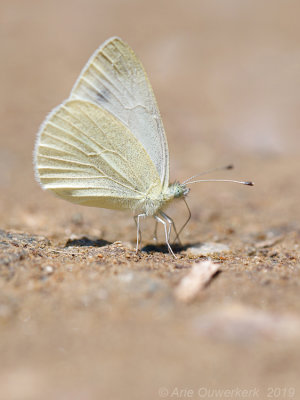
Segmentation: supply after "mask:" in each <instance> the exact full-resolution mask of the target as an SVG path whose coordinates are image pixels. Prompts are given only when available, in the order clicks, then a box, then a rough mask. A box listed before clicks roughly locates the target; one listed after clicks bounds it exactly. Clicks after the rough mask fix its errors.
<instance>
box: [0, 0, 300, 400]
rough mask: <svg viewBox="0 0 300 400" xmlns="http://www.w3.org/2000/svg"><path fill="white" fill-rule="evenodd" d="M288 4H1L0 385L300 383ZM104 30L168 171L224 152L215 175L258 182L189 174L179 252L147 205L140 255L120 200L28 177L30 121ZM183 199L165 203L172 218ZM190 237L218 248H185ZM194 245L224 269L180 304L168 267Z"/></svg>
mask: <svg viewBox="0 0 300 400" xmlns="http://www.w3.org/2000/svg"><path fill="white" fill-rule="evenodd" d="M299 12H300V6H299V2H297V1H289V2H287V1H278V0H274V1H272V2H268V1H265V2H262V1H252V0H245V1H238V0H232V1H216V0H212V1H211V0H210V1H202V0H188V1H182V0H172V1H171V0H164V1H161V0H160V1H159V0H155V1H142V0H139V1H138V0H136V1H132V0H129V1H122V0H116V1H94V0H87V1H83V0H82V1H81V0H79V1H73V2H72V1H68V0H60V1H58V0H54V1H51V2H47V1H32V0H28V1H26V2H25V1H21V0H19V1H17V0H16V1H12V0H9V1H8V0H2V1H1V4H0V22H1V23H0V29H1V36H0V45H1V67H0V68H1V73H0V79H1V91H0V117H1V133H0V141H1V143H0V189H1V197H0V218H1V225H0V229H1V230H0V338H1V340H0V359H1V363H0V388H1V390H0V399H1V400H2V399H3V400H10V399H16V400H19V399H21V400H27V399H30V400H31V399H63V400H65V399H72V400H77V399H130V400H134V399H163V398H166V399H168V398H169V399H171V398H172V399H176V398H193V399H198V398H212V399H217V398H248V399H252V398H259V399H267V398H276V399H287V398H293V399H298V398H299V396H300V385H299V368H300V301H299V300H300V260H299V258H300V248H299V238H300V229H299V220H300V210H299V197H300V184H299V167H300V161H299V144H300V143H299V142H300V140H299V128H300V119H299V106H300V96H299V83H300V82H299V63H300V53H299V37H300V36H299V35H300V25H299V21H298V15H299ZM113 35H119V36H121V37H122V38H123V39H124V40H126V41H127V42H128V43H130V45H131V46H132V47H133V48H134V49H135V51H136V52H137V54H138V55H139V56H140V58H141V59H142V61H143V63H144V65H145V68H146V70H147V72H148V75H149V77H150V80H151V82H152V85H153V88H154V91H155V93H156V97H157V99H158V103H159V106H160V109H161V113H162V116H163V120H164V124H165V128H166V131H167V136H168V141H169V148H170V158H171V179H172V180H175V179H178V180H180V181H183V180H184V179H186V178H187V177H188V176H191V175H193V174H196V173H199V172H201V171H204V170H206V169H208V168H211V167H215V166H220V165H226V164H228V163H234V164H235V166H236V168H235V170H234V171H232V172H229V171H228V172H224V173H219V174H217V175H216V177H219V178H220V177H223V178H228V177H230V178H231V177H232V178H236V179H246V180H253V181H254V182H255V186H254V187H253V188H251V187H243V186H239V185H233V184H219V183H215V184H213V183H205V184H204V183H203V184H198V185H194V186H192V190H191V193H190V194H189V197H188V202H189V205H190V208H191V210H192V220H191V221H190V223H189V225H188V226H187V228H186V229H185V231H184V232H183V234H182V237H181V239H182V242H183V247H182V248H180V247H177V248H176V254H177V259H173V258H172V256H171V255H169V254H168V252H167V251H166V248H165V246H164V245H163V243H164V242H163V236H162V232H160V236H159V245H157V246H155V245H154V243H153V240H152V233H153V228H154V225H153V222H152V221H151V220H150V221H145V222H143V246H144V247H143V250H142V251H141V252H139V253H138V254H135V251H134V244H135V235H136V232H135V226H134V222H133V220H132V218H131V215H128V214H126V213H121V212H113V211H109V210H98V209H87V208H83V207H80V206H75V205H72V204H70V203H67V202H64V201H63V200H60V199H57V198H55V197H54V196H52V195H51V194H50V193H45V192H43V191H42V190H41V189H40V188H39V186H38V184H37V183H36V182H35V180H34V174H33V169H32V151H33V147H34V141H35V135H36V132H37V130H38V127H39V125H40V123H41V122H42V121H43V119H44V117H45V115H46V114H47V113H48V112H49V111H50V110H51V109H52V108H53V107H54V106H56V105H57V104H59V103H60V102H61V101H62V100H63V99H65V98H66V97H67V96H68V93H69V91H70V89H71V87H72V85H73V83H74V82H75V79H76V78H77V76H78V74H79V72H80V70H81V68H82V67H83V65H84V64H85V62H86V61H87V59H88V58H89V56H90V55H91V54H92V52H93V51H94V50H95V49H96V48H97V47H98V46H99V45H100V44H101V43H102V42H103V41H104V40H105V39H107V38H108V37H110V36H113ZM186 213H187V211H186V209H185V207H184V204H181V203H177V204H174V205H173V206H172V207H171V209H170V215H172V216H173V217H174V219H175V220H176V222H177V224H178V225H180V224H181V223H183V222H184V219H185V217H186ZM160 243H161V245H160ZM199 243H213V245H216V244H223V245H226V246H228V249H229V251H225V252H221V253H213V254H209V255H201V254H195V253H192V252H191V249H190V248H191V247H197V245H198V244H199ZM206 259H211V260H212V261H213V262H214V263H218V264H219V265H220V270H219V272H218V273H217V274H216V275H215V276H214V277H213V279H212V280H211V281H210V283H209V284H208V285H207V286H206V287H205V289H204V290H202V291H201V292H200V293H199V294H198V295H196V296H195V297H194V298H193V299H192V301H189V302H184V301H181V300H180V299H178V297H176V295H175V294H176V288H177V286H178V284H179V282H180V281H181V279H182V278H183V277H184V276H186V274H188V273H189V271H190V268H191V266H192V265H193V264H194V263H195V262H199V261H203V260H206ZM226 390H227V392H226ZM243 390H244V391H243ZM242 391H243V392H242Z"/></svg>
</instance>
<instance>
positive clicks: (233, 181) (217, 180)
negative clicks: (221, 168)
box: [186, 179, 254, 186]
mask: <svg viewBox="0 0 300 400" xmlns="http://www.w3.org/2000/svg"><path fill="white" fill-rule="evenodd" d="M198 182H232V183H239V184H241V185H247V186H254V183H253V182H250V181H245V182H244V181H235V180H232V179H197V180H196V181H192V182H187V183H186V185H190V184H192V183H198Z"/></svg>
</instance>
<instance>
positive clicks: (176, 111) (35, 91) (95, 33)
mask: <svg viewBox="0 0 300 400" xmlns="http://www.w3.org/2000/svg"><path fill="white" fill-rule="evenodd" d="M0 7H1V13H0V22H1V26H0V29H1V38H0V45H1V60H2V61H1V66H0V68H1V78H0V79H1V93H0V113H1V136H0V140H1V142H0V146H1V147H0V149H1V150H0V151H1V153H0V185H1V203H2V204H3V207H4V205H5V207H7V206H9V207H13V208H14V212H13V213H7V212H4V213H3V215H2V220H3V222H2V223H6V222H7V223H8V224H9V226H12V225H14V226H16V227H17V225H18V221H19V222H20V221H21V220H22V224H24V223H25V224H27V225H28V228H29V229H30V228H33V229H37V228H38V225H39V224H38V223H36V226H35V224H34V217H32V218H31V219H30V218H29V217H28V212H31V211H32V209H35V210H36V212H38V210H39V209H40V207H42V213H43V208H44V205H41V204H40V202H41V201H42V202H46V203H47V204H49V206H51V205H53V207H56V206H57V207H58V208H60V209H61V208H63V209H64V212H63V216H64V215H66V214H65V211H67V212H68V210H71V212H73V210H75V208H74V207H75V206H72V207H70V205H68V204H65V203H64V202H62V201H60V200H57V199H54V198H52V197H51V195H49V194H45V193H42V192H41V190H40V189H39V187H38V185H37V184H36V183H35V181H34V177H33V170H32V151H33V147H34V142H35V137H36V132H37V130H38V128H39V126H40V124H41V123H42V121H43V119H44V118H45V116H46V115H47V113H48V112H49V111H50V110H51V109H52V108H53V107H55V106H56V105H58V104H59V103H61V101H63V100H64V99H65V98H67V97H68V95H69V92H70V90H71V88H72V85H73V84H74V82H75V80H76V78H77V76H78V74H79V72H80V71H81V69H82V68H83V66H84V65H85V63H86V61H87V60H88V58H89V57H90V55H91V54H92V52H93V51H94V50H95V49H96V48H97V47H98V46H99V45H100V44H101V43H102V42H103V41H104V40H106V39H107V38H109V37H110V36H114V35H118V36H120V37H122V38H123V40H125V41H127V42H128V43H129V44H130V45H131V46H132V48H133V49H134V50H135V52H136V53H137V54H138V56H139V57H140V58H141V60H142V62H143V64H144V66H145V69H146V71H147V73H148V75H149V78H150V81H151V83H152V86H153V89H154V92H155V94H156V97H157V101H158V104H159V107H160V110H161V114H162V117H163V121H164V125H165V128H166V131H167V136H168V141H169V148H170V153H171V154H170V158H171V179H172V180H175V179H178V180H183V179H185V178H187V177H188V176H191V175H193V174H195V173H198V172H201V171H203V170H206V169H208V168H211V167H215V166H219V165H222V164H228V163H234V164H235V165H236V168H237V169H236V171H235V172H234V173H231V174H230V177H235V178H243V179H248V180H250V179H251V180H254V181H255V182H256V184H258V185H260V186H261V187H260V193H261V194H263V196H262V198H264V196H265V194H266V193H269V192H270V187H274V185H277V186H278V187H279V191H280V193H281V194H283V193H285V194H287V192H288V191H291V192H294V191H295V190H296V189H295V185H296V186H298V185H299V184H298V181H299V179H296V180H295V177H296V176H297V174H298V168H299V157H298V151H299V141H300V139H299V125H300V121H299V118H300V117H299V103H300V96H299V90H298V89H299V83H300V82H299V81H300V74H299V63H300V50H299V34H300V27H299V23H298V12H299V4H298V2H297V1H289V2H286V1H284V0H282V1H280V0H273V1H266V2H261V1H253V0H252V1H250V0H249V1H248V0H245V1H242V2H241V1H238V0H227V1H225V0H222V1H214V0H213V1H212V0H209V1H202V0H188V1H181V0H178V1H177V0H164V1H141V0H139V1H133V0H129V1H121V0H107V1H104V0H102V1H99V0H98V1H96V0H87V1H80V0H77V1H67V0H62V1H61V0H60V1H28V0H27V1H26V2H25V1H16V0H15V1H5V0H3V1H2V2H1V5H0ZM278 168H279V171H277V169H278ZM278 174H280V177H281V178H282V179H280V182H281V183H280V184H279V183H278V179H279V177H278V178H277V177H276V176H277V175H278ZM226 176H228V175H226ZM228 177H229V176H228ZM196 186H197V188H196ZM200 186H201V185H200ZM217 189H218V190H219V189H220V186H218V187H217ZM298 189H299V187H298V188H297V190H298ZM207 190H208V191H211V186H210V185H209V186H201V188H200V187H199V185H195V186H193V192H194V193H196V194H194V195H193V196H191V199H192V200H191V202H192V205H191V206H192V208H193V207H194V206H193V205H194V202H195V208H193V210H195V212H197V210H196V209H197V208H198V201H197V202H196V200H195V199H199V196H204V197H205V196H207V195H208V196H209V194H207V193H206V192H207ZM225 190H226V192H227V191H231V193H233V196H232V197H233V199H232V198H231V200H232V201H234V197H235V196H244V193H245V192H247V194H246V196H247V197H248V196H249V191H247V190H246V191H245V190H244V191H243V190H242V191H241V190H240V188H233V189H232V188H230V189H229V190H228V189H225ZM203 192H205V193H203ZM242 192H243V194H241V193H242ZM215 195H216V191H215V190H214V189H212V194H211V196H213V197H215ZM229 196H231V194H230V195H229ZM250 196H251V194H250ZM12 199H18V200H19V201H12ZM278 200H279V199H278ZM279 201H280V200H279ZM292 203H293V202H292ZM58 204H59V206H58ZM293 204H294V203H293ZM293 204H290V206H291V207H294V206H293ZM3 207H2V210H3ZM4 209H5V208H4ZM25 210H26V215H27V217H25V216H24V215H23V213H24V211H25ZM80 210H81V209H80ZM83 212H86V213H87V214H89V213H90V212H92V213H95V210H93V211H89V210H88V211H83ZM102 215H106V214H105V211H104V214H102ZM109 215H110V214H109ZM26 218H27V222H26V221H25V220H26ZM121 218H122V217H121ZM30 221H31V222H30ZM30 223H31V225H32V226H30Z"/></svg>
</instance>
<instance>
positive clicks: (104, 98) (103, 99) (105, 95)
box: [96, 88, 110, 104]
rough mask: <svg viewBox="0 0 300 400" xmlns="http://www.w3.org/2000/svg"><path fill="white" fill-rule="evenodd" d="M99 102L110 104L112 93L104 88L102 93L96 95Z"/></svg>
mask: <svg viewBox="0 0 300 400" xmlns="http://www.w3.org/2000/svg"><path fill="white" fill-rule="evenodd" d="M96 96H97V102H98V103H100V104H103V103H108V102H109V99H110V93H109V91H108V90H107V89H105V88H103V89H102V90H101V91H98V92H97V93H96Z"/></svg>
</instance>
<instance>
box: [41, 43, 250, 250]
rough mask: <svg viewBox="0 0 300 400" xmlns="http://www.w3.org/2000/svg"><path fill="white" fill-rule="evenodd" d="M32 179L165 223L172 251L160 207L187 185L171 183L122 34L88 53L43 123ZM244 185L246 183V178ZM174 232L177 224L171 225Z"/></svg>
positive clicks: (146, 87)
mask: <svg viewBox="0 0 300 400" xmlns="http://www.w3.org/2000/svg"><path fill="white" fill-rule="evenodd" d="M34 164H35V172H36V177H37V180H38V181H39V182H40V184H41V186H42V187H43V188H44V189H47V190H51V191H53V192H54V193H55V194H56V195H58V196H59V197H62V198H64V199H66V200H68V201H71V202H73V203H77V204H82V205H86V206H93V207H103V208H110V209H119V210H133V211H134V213H135V219H136V223H137V250H138V247H139V237H140V218H141V217H144V216H153V217H154V218H155V219H156V221H157V222H160V223H162V224H163V226H164V232H165V238H166V243H167V246H168V249H169V251H170V253H171V254H172V255H173V256H174V257H175V255H174V253H173V251H172V248H171V246H170V243H169V241H170V232H171V228H172V226H173V227H174V229H175V226H174V223H173V220H172V219H171V218H170V217H168V216H167V215H166V214H165V212H164V211H163V210H164V209H165V208H166V207H167V206H168V205H169V203H170V202H171V201H172V200H174V199H179V198H184V197H185V196H186V195H187V194H188V192H189V189H188V188H187V186H186V185H187V184H189V183H192V182H190V180H188V181H186V182H185V183H183V184H180V183H177V182H176V183H174V184H169V152H168V144H167V139H166V135H165V131H164V128H163V124H162V120H161V117H160V114H159V110H158V107H157V103H156V100H155V97H154V94H153V91H152V88H151V86H150V83H149V81H148V78H147V75H146V73H145V71H144V69H143V66H142V64H141V62H140V61H139V59H138V58H137V56H136V55H135V53H134V52H133V50H132V49H131V48H130V47H129V46H128V45H127V44H126V43H124V42H123V41H122V40H121V39H120V38H117V37H113V38H111V39H108V40H107V41H106V42H105V43H104V44H103V45H102V46H100V47H99V49H97V50H96V52H95V53H94V54H93V55H92V57H91V58H90V60H89V61H88V63H87V64H86V66H85V67H84V69H83V70H82V72H81V74H80V76H79V78H78V80H77V82H76V83H75V85H74V87H73V89H72V91H71V94H70V96H69V98H68V99H67V100H65V101H64V102H63V103H62V104H61V105H60V106H58V107H57V108H55V109H54V110H53V111H52V112H51V113H50V114H49V115H48V116H47V118H46V120H45V121H44V123H43V124H42V126H41V128H40V130H39V133H38V138H37V142H36V146H35V152H34ZM246 183H247V182H246ZM175 233H176V234H177V232H176V229H175Z"/></svg>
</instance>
